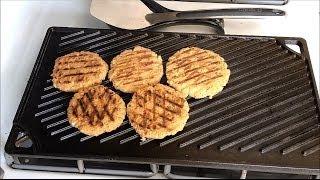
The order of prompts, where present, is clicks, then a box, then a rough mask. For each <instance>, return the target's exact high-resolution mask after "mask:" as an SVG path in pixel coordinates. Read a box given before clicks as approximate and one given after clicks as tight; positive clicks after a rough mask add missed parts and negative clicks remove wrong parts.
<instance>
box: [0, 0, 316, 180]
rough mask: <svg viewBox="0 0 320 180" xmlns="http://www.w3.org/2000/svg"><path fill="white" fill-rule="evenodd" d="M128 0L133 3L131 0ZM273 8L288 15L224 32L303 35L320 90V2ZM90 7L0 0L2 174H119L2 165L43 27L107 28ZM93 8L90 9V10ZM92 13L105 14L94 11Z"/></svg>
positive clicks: (181, 5)
mask: <svg viewBox="0 0 320 180" xmlns="http://www.w3.org/2000/svg"><path fill="white" fill-rule="evenodd" d="M105 1H108V0H105ZM108 3H110V4H109V5H110V7H111V5H112V3H117V1H108ZM130 3H131V4H134V2H133V0H132V1H130ZM159 3H161V4H162V5H164V6H166V7H168V8H170V9H175V10H191V9H204V8H206V9H207V8H226V7H253V6H249V5H235V4H215V3H214V4H210V3H194V2H172V1H170V2H169V1H168V2H167V1H161V2H159ZM254 7H256V6H254ZM265 7H270V6H265ZM100 8H101V7H100ZM276 8H279V9H283V10H285V11H286V12H287V16H286V17H285V18H280V19H265V20H225V31H226V34H238V35H263V36H292V37H302V38H305V39H306V40H307V43H308V48H309V52H310V56H311V61H312V65H313V71H314V74H315V77H316V82H317V86H318V89H319V49H320V47H319V1H317V0H313V1H312V0H311V1H297V0H296V1H294V0H292V1H291V2H289V4H288V5H285V6H277V7H276ZM89 9H90V1H78V0H73V1H72V0H68V1H59V2H58V3H57V2H54V1H45V2H43V1H42V2H41V1H27V2H25V1H21V2H19V1H13V2H12V1H2V2H1V26H2V28H1V47H2V48H1V51H2V53H1V168H2V169H3V170H4V171H5V174H4V178H90V179H91V178H123V177H120V176H108V175H88V174H86V175H79V174H75V173H57V172H41V171H24V170H15V169H11V168H9V167H8V166H7V165H6V162H5V159H4V157H3V154H4V153H3V148H4V145H5V142H6V139H7V136H8V134H9V132H10V129H11V127H12V120H13V118H14V115H15V112H16V110H17V108H18V104H19V102H20V100H21V97H22V94H23V91H24V89H25V86H26V84H27V80H28V78H29V75H30V73H31V71H32V68H33V64H34V62H35V60H36V56H37V54H38V52H39V49H40V46H41V43H42V40H43V38H44V35H45V32H46V30H47V28H48V27H50V26H70V27H91V28H106V27H107V26H106V24H105V23H104V22H103V21H100V20H98V19H96V18H95V17H93V16H91V15H90V13H89ZM93 10H94V9H92V8H91V13H93ZM107 10H112V9H107ZM297 12H299V13H297ZM93 14H94V13H93ZM94 15H95V16H96V17H99V18H103V17H101V16H98V15H97V14H94ZM117 16H119V15H117ZM121 16H122V15H121ZM117 20H119V19H117V18H111V19H110V20H109V21H108V22H109V23H110V24H114V23H117V22H118V21H117ZM105 21H106V20H105ZM113 21H115V22H113ZM119 21H120V20H119ZM121 21H122V20H121ZM122 23H132V22H129V21H127V22H122ZM164 31H176V32H182V31H183V32H200V33H201V32H203V33H210V32H211V29H210V28H207V27H201V28H199V26H191V25H190V26H188V27H187V28H186V27H181V26H180V27H172V28H167V29H164ZM21 40H23V41H21ZM21 42H24V43H21ZM293 48H294V47H293ZM17 52H19V53H17ZM166 171H168V169H166ZM244 173H245V172H242V176H244V175H245V174H244ZM130 178H133V177H130ZM151 178H165V176H164V175H162V174H160V173H159V174H156V175H155V176H153V177H151Z"/></svg>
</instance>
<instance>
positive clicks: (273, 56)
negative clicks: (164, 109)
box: [5, 27, 320, 174]
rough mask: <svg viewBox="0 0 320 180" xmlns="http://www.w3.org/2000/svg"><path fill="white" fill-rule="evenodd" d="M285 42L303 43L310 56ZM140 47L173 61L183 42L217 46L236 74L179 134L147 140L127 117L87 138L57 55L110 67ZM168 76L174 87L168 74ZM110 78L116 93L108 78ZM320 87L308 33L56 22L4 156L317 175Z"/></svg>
mask: <svg viewBox="0 0 320 180" xmlns="http://www.w3.org/2000/svg"><path fill="white" fill-rule="evenodd" d="M286 44H296V45H298V46H300V49H301V54H298V53H296V52H294V51H292V50H291V49H289V48H288V47H287V46H286ZM135 45H141V46H144V47H147V48H150V49H152V50H153V51H155V52H156V53H158V54H160V55H162V58H163V60H164V63H163V64H164V66H165V62H166V61H167V59H168V58H169V57H170V56H171V55H173V53H174V52H176V51H177V50H179V49H181V48H184V47H188V46H197V47H200V48H204V49H209V50H213V51H215V52H217V53H219V54H220V55H221V56H222V57H223V58H224V59H225V60H226V62H227V63H228V65H229V68H230V70H231V76H230V80H229V82H228V84H227V86H226V87H225V88H224V90H223V91H222V92H221V93H219V94H218V95H216V96H214V97H213V98H212V99H200V100H195V99H193V98H189V99H188V102H189V105H190V108H191V109H190V119H189V120H188V122H187V124H186V126H185V128H184V130H183V131H182V132H179V133H178V134H176V135H175V136H170V137H167V138H165V139H163V140H147V141H141V140H140V138H139V136H138V135H137V134H136V133H135V131H134V130H133V129H132V127H131V126H130V124H129V123H128V120H127V119H126V120H125V121H124V123H123V124H122V126H121V127H120V128H118V129H117V130H116V131H114V132H111V133H105V134H103V135H100V136H98V137H90V136H86V135H84V134H81V133H80V132H79V131H78V130H77V129H75V128H73V127H71V126H70V125H69V123H68V121H67V116H66V109H67V106H68V102H69V100H70V99H71V97H72V95H73V93H65V92H61V91H59V90H58V89H56V88H54V87H53V86H52V82H51V77H50V74H51V72H52V69H53V66H54V60H55V59H56V58H57V57H59V56H62V55H65V54H67V53H70V52H73V51H80V50H88V51H93V52H97V53H99V54H100V55H101V56H102V57H103V59H104V60H105V61H106V62H108V63H110V61H111V60H112V58H113V57H114V56H115V55H117V54H119V53H120V52H121V51H123V50H125V49H129V48H132V47H133V46H135ZM161 82H162V83H163V84H166V78H165V77H163V78H162V81H161ZM103 84H104V85H105V86H107V87H109V88H111V89H112V90H115V89H114V88H113V87H112V83H110V82H109V81H108V80H107V79H106V80H105V81H103ZM115 91H116V90H115ZM116 92H117V93H119V94H120V95H121V96H122V97H123V99H124V100H125V102H126V103H128V102H129V101H130V98H131V95H130V94H124V93H121V92H119V91H116ZM317 93H318V92H317V89H316V85H315V80H314V76H313V73H312V67H311V63H310V57H309V53H308V49H307V44H306V41H305V40H304V39H302V38H286V37H254V36H230V35H224V36H221V35H210V34H186V33H160V32H147V31H125V30H121V31H119V30H107V29H84V28H65V27H52V28H49V29H48V31H47V34H46V36H45V39H44V42H43V45H42V47H41V49H40V52H39V56H38V58H37V61H36V63H35V65H34V69H33V71H32V74H31V77H30V79H29V81H28V85H27V87H26V90H25V92H24V95H23V98H22V100H21V103H20V105H19V108H18V110H17V113H16V116H15V119H14V123H13V127H12V130H11V133H10V136H9V138H8V141H7V143H6V146H5V152H6V154H7V155H8V156H10V157H11V158H13V159H15V158H22V157H24V158H26V157H30V158H48V159H65V160H84V161H99V162H125V163H141V164H148V163H154V164H160V165H166V164H170V165H178V166H192V167H209V168H224V169H226V168H228V169H239V170H243V169H245V170H252V171H264V172H284V173H293V174H318V173H319V167H320V159H319V157H320V154H319V153H320V152H319V149H320V133H319V132H320V127H319V122H320V119H319V104H320V103H319V97H318V94H317ZM21 132H23V134H26V135H27V136H28V137H29V138H30V139H31V141H32V146H31V147H22V146H19V145H17V142H16V141H17V139H18V141H21V137H19V136H21ZM19 134H20V135H19ZM22 163H23V162H22Z"/></svg>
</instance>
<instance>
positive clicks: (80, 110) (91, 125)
mask: <svg viewBox="0 0 320 180" xmlns="http://www.w3.org/2000/svg"><path fill="white" fill-rule="evenodd" d="M67 112H68V120H69V122H70V124H71V125H72V126H73V127H76V128H78V129H79V130H80V132H82V133H84V134H87V135H91V136H98V135H100V134H102V133H104V132H110V131H113V130H115V129H116V128H118V127H119V126H120V125H121V124H122V122H123V120H124V118H125V114H126V107H125V103H124V101H123V100H122V98H121V97H120V96H119V95H117V94H116V93H115V92H113V91H111V90H110V89H108V88H106V87H104V86H103V85H99V86H94V87H89V88H84V89H81V90H79V92H77V93H76V94H75V95H74V96H73V98H72V99H71V101H70V103H69V107H68V110H67Z"/></svg>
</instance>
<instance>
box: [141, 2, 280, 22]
mask: <svg viewBox="0 0 320 180" xmlns="http://www.w3.org/2000/svg"><path fill="white" fill-rule="evenodd" d="M141 1H142V2H143V3H144V4H145V5H146V6H147V7H148V8H149V9H150V10H151V11H152V12H153V13H149V14H147V15H146V16H145V18H146V20H147V21H148V22H149V23H151V24H157V23H161V22H167V21H177V20H184V19H260V18H266V17H276V16H285V14H286V13H285V12H284V11H282V10H278V9H267V8H229V9H209V10H195V11H173V10H171V9H167V8H165V7H163V6H161V5H160V4H158V3H157V2H155V1H153V0H141ZM156 10H158V11H156ZM159 10H161V11H159Z"/></svg>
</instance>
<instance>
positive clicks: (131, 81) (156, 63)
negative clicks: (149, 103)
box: [109, 46, 163, 93]
mask: <svg viewBox="0 0 320 180" xmlns="http://www.w3.org/2000/svg"><path fill="white" fill-rule="evenodd" d="M162 75H163V66H162V59H161V56H158V55H157V54H156V53H154V52H153V51H151V50H150V49H147V48H143V47H141V46H136V47H134V49H133V50H125V51H123V52H122V53H121V54H119V55H118V56H116V57H115V58H114V59H113V60H112V62H111V68H110V72H109V80H110V81H111V82H112V83H113V86H114V87H115V88H116V89H119V90H121V91H123V92H127V93H132V92H135V91H136V90H137V89H140V88H142V87H146V86H148V85H155V84H157V83H159V82H160V80H161V78H162Z"/></svg>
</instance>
